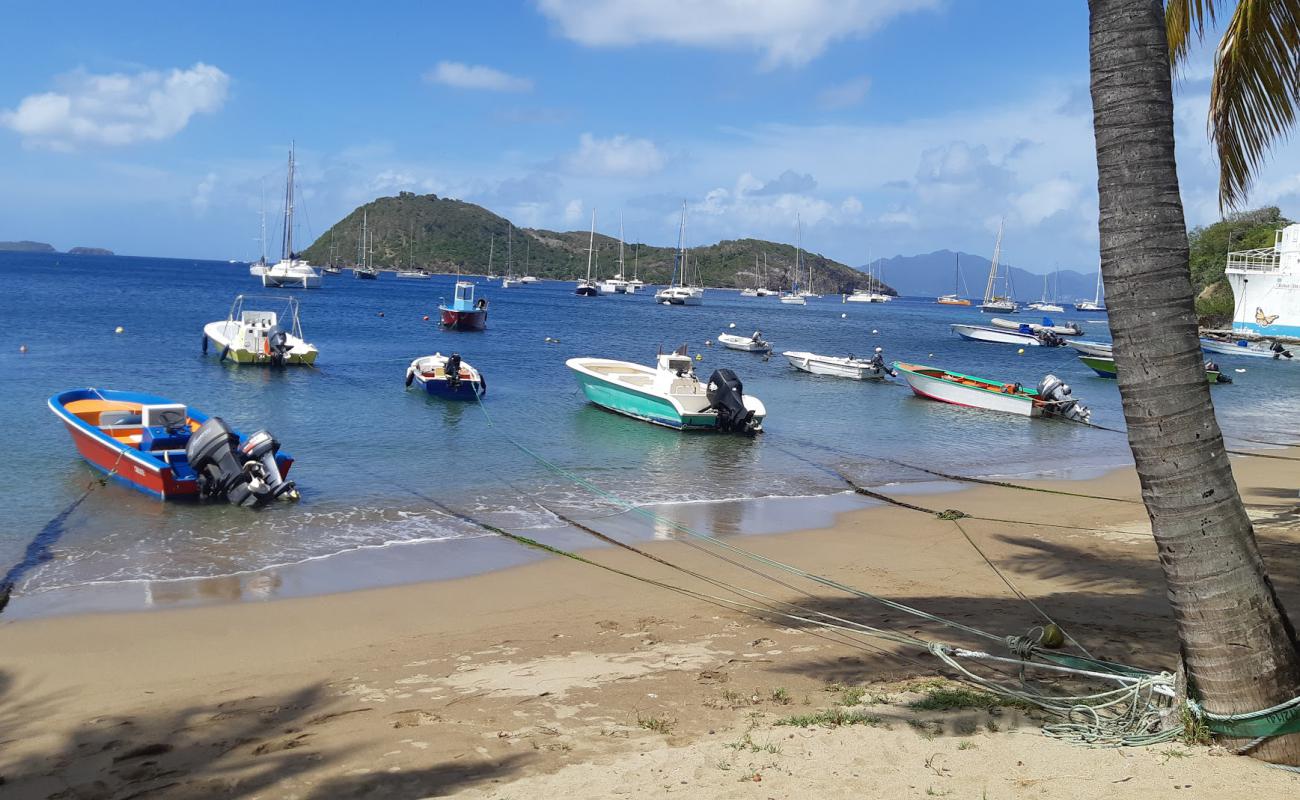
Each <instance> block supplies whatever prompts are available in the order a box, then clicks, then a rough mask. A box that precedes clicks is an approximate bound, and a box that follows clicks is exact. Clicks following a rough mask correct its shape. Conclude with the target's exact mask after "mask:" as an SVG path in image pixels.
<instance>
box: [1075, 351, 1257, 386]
mask: <svg viewBox="0 0 1300 800" xmlns="http://www.w3.org/2000/svg"><path fill="white" fill-rule="evenodd" d="M1079 360H1080V361H1082V362H1083V363H1084V364H1085V365H1086V366H1087V367H1088V369H1090V370H1092V371H1093V372H1095V373H1097V376H1098V377H1100V378H1109V379H1111V380H1115V379H1116V378H1117V377H1118V373H1117V372H1116V370H1115V359H1113V358H1107V357H1106V356H1079ZM1205 379H1206V380H1207V381H1209V382H1210V383H1232V378H1229V377H1228V376H1227V375H1224V374H1223V373H1222V372H1221V371H1220V370H1219V365H1218V364H1215V363H1214V362H1213V361H1206V362H1205Z"/></svg>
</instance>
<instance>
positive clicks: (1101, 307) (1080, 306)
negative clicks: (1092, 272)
mask: <svg viewBox="0 0 1300 800" xmlns="http://www.w3.org/2000/svg"><path fill="white" fill-rule="evenodd" d="M1074 310H1075V311H1105V310H1106V304H1105V303H1103V302H1102V301H1101V267H1097V293H1096V295H1094V296H1093V299H1092V301H1091V302H1089V301H1088V300H1084V301H1083V302H1080V303H1075V304H1074Z"/></svg>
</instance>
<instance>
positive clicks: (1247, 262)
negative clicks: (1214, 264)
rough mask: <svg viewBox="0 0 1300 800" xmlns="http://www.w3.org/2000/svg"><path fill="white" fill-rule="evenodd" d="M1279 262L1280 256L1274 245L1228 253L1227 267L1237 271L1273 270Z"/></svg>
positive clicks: (1275, 269)
mask: <svg viewBox="0 0 1300 800" xmlns="http://www.w3.org/2000/svg"><path fill="white" fill-rule="evenodd" d="M1280 264H1281V256H1280V254H1279V253H1278V251H1277V248H1275V247H1259V248H1256V249H1254V250H1237V251H1235V252H1232V253H1228V269H1231V270H1237V271H1239V272H1275V271H1277V269H1278V267H1279V266H1280Z"/></svg>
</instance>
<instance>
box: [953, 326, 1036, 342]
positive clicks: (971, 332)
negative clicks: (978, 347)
mask: <svg viewBox="0 0 1300 800" xmlns="http://www.w3.org/2000/svg"><path fill="white" fill-rule="evenodd" d="M951 327H952V332H953V333H955V334H957V335H958V336H960V337H961V338H963V339H965V340H967V341H971V342H990V343H993V344H1018V345H1020V346H1021V347H1039V346H1041V344H1042V343H1041V342H1039V341H1038V337H1037V336H1035V335H1033V334H1032V333H1020V332H1018V331H1009V330H1004V329H1002V328H986V327H984V326H982V325H953V326H951Z"/></svg>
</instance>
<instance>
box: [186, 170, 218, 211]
mask: <svg viewBox="0 0 1300 800" xmlns="http://www.w3.org/2000/svg"><path fill="white" fill-rule="evenodd" d="M216 186H217V173H215V172H209V173H208V174H207V175H204V176H203V180H201V181H199V185H198V186H196V187H194V196H193V197H191V198H190V205H191V206H193V207H194V213H195V214H197V215H199V216H203V215H204V214H206V213H207V211H208V206H209V205H210V204H211V203H212V190H213V189H215V188H216Z"/></svg>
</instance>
